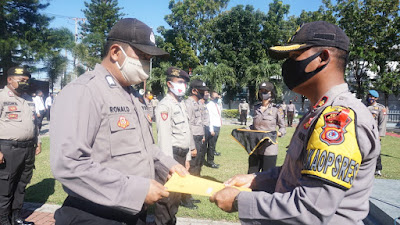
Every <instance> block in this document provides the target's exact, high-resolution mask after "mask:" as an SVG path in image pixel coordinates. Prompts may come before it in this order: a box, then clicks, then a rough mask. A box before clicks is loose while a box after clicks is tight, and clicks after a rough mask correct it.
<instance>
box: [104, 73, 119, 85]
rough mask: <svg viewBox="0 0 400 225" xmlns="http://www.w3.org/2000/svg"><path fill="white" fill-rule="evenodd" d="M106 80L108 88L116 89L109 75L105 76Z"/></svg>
mask: <svg viewBox="0 0 400 225" xmlns="http://www.w3.org/2000/svg"><path fill="white" fill-rule="evenodd" d="M106 80H107V83H108V86H110V87H116V86H117V84H116V83H115V81H114V78H113V77H112V76H111V75H107V76H106Z"/></svg>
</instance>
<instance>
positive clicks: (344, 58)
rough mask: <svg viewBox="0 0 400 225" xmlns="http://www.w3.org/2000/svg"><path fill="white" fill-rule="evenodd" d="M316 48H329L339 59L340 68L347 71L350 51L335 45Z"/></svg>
mask: <svg viewBox="0 0 400 225" xmlns="http://www.w3.org/2000/svg"><path fill="white" fill-rule="evenodd" d="M314 48H316V49H317V50H318V51H322V50H324V49H328V50H329V51H330V52H332V55H333V56H334V57H335V58H336V59H337V62H338V63H337V66H338V69H340V70H341V71H343V73H344V72H345V71H346V66H347V63H348V60H349V52H347V51H345V50H342V49H339V48H335V47H314Z"/></svg>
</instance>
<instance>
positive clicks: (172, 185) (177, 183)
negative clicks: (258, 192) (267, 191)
mask: <svg viewBox="0 0 400 225" xmlns="http://www.w3.org/2000/svg"><path fill="white" fill-rule="evenodd" d="M164 186H165V187H166V188H167V189H168V191H169V192H179V193H185V194H192V195H202V196H208V197H210V196H212V195H213V194H214V193H215V192H218V191H220V190H222V189H223V188H225V185H224V184H223V183H219V182H215V181H211V180H207V179H204V178H200V177H196V176H192V175H186V176H185V177H181V176H179V175H178V174H176V173H174V174H172V177H171V178H170V179H169V180H168V182H167V183H166V184H165V185H164ZM235 188H237V189H239V190H240V191H249V192H250V191H251V189H250V188H242V187H235Z"/></svg>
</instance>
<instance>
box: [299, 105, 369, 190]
mask: <svg viewBox="0 0 400 225" xmlns="http://www.w3.org/2000/svg"><path fill="white" fill-rule="evenodd" d="M355 118H356V117H355V113H354V111H353V110H351V109H350V108H345V107H340V106H334V107H331V106H328V107H327V108H326V109H325V110H324V112H323V113H322V114H321V116H320V117H319V118H318V120H317V123H316V124H315V127H314V130H313V132H312V134H311V136H310V139H309V140H308V144H307V150H306V151H307V156H306V157H305V158H304V166H303V169H302V171H301V173H302V174H304V175H309V176H312V177H315V178H318V179H321V180H324V181H326V182H329V183H331V184H334V185H336V186H339V187H341V188H343V189H349V188H351V186H352V185H353V182H354V179H355V177H356V175H357V172H358V170H359V168H360V164H361V160H362V158H361V153H360V149H359V146H358V142H357V137H356V131H355V129H356V128H355Z"/></svg>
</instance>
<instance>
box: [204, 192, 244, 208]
mask: <svg viewBox="0 0 400 225" xmlns="http://www.w3.org/2000/svg"><path fill="white" fill-rule="evenodd" d="M239 193H240V191H239V190H238V189H236V188H233V187H226V188H224V189H222V190H220V191H218V192H217V193H215V194H214V195H213V196H211V197H210V202H215V204H216V205H217V206H218V207H219V208H220V209H222V210H224V211H225V212H234V211H236V210H235V209H234V208H233V202H234V201H235V197H236V196H237V195H238V194H239Z"/></svg>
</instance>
